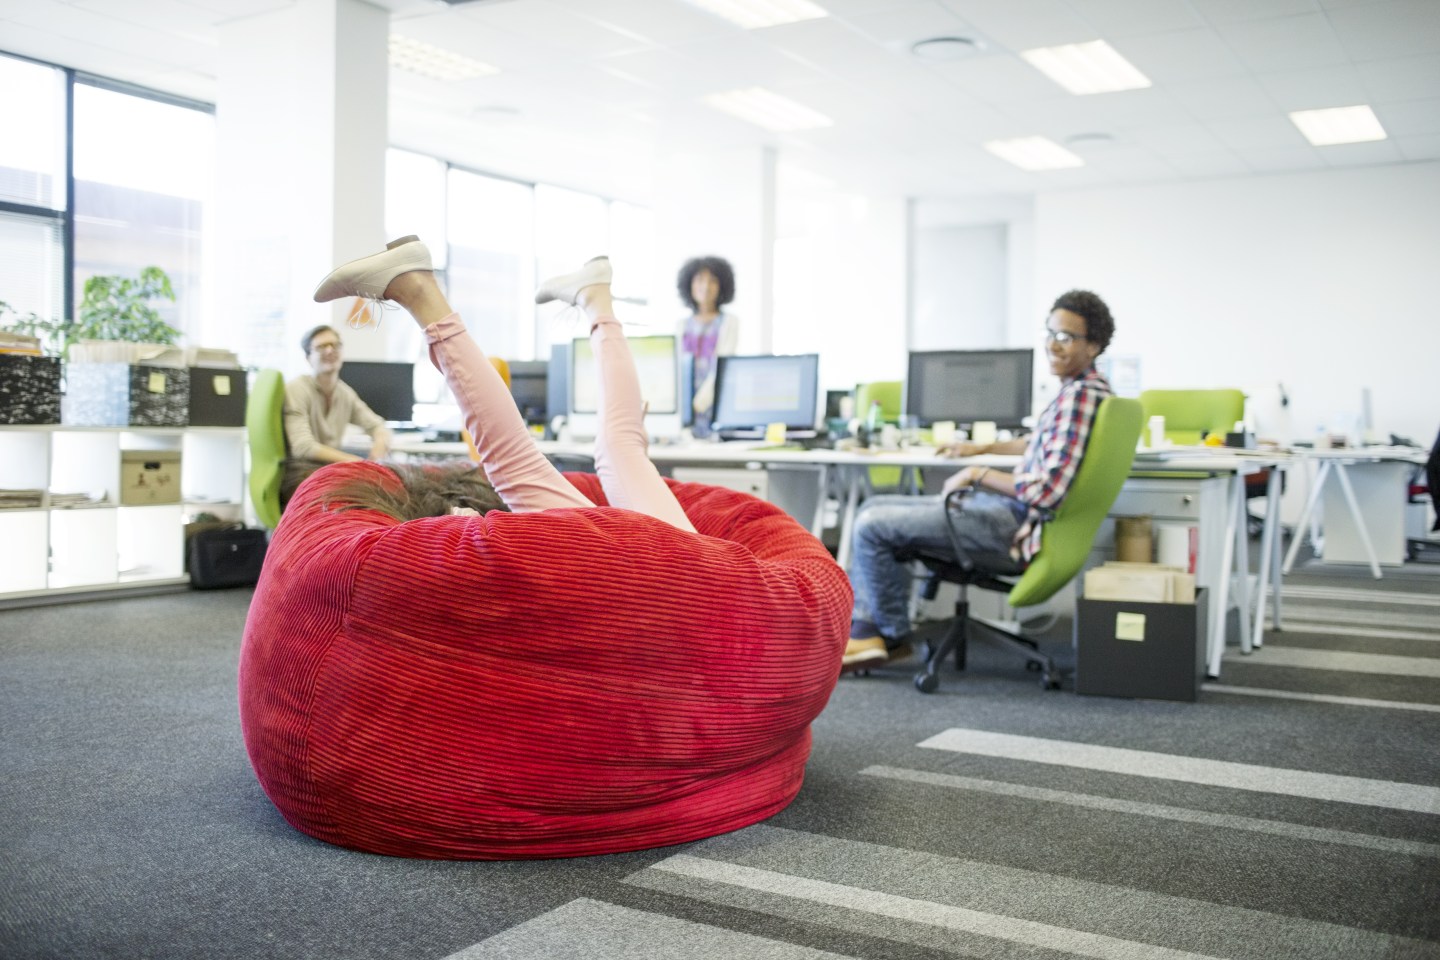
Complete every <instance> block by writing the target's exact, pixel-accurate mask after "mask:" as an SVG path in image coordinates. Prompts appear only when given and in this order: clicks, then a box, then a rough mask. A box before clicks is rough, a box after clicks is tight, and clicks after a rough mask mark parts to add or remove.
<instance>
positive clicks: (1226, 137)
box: [1207, 116, 1313, 151]
mask: <svg viewBox="0 0 1440 960" xmlns="http://www.w3.org/2000/svg"><path fill="white" fill-rule="evenodd" d="M1207 126H1208V127H1209V130H1210V132H1211V133H1213V134H1215V136H1216V137H1217V138H1219V140H1220V142H1221V143H1224V144H1225V145H1226V146H1227V147H1229V148H1230V149H1232V150H1236V151H1247V150H1284V149H1300V148H1308V149H1313V148H1309V145H1308V144H1307V142H1306V140H1305V137H1304V136H1303V135H1301V133H1300V130H1299V129H1298V128H1297V127H1296V126H1295V124H1293V123H1291V122H1290V118H1289V117H1274V116H1272V117H1242V118H1238V119H1233V120H1214V121H1211V122H1210V123H1209V124H1208V125H1207Z"/></svg>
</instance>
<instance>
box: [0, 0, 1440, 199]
mask: <svg viewBox="0 0 1440 960" xmlns="http://www.w3.org/2000/svg"><path fill="white" fill-rule="evenodd" d="M293 2H294V0H124V2H120V3H117V2H115V0H0V49H3V50H7V51H10V52H14V53H20V54H24V55H27V56H32V57H35V58H38V59H42V60H46V61H49V62H52V63H57V64H61V65H64V66H71V67H76V68H79V69H82V70H85V71H89V72H92V73H96V74H100V75H103V76H108V77H113V78H116V79H120V80H125V81H130V82H134V83H138V84H141V85H144V86H147V87H151V88H154V89H158V90H162V91H165V92H169V93H174V94H179V95H182V96H186V97H192V98H196V99H201V100H206V101H211V102H213V101H214V99H215V92H216V86H217V85H216V78H215V76H214V73H213V68H212V65H213V64H214V63H215V62H216V61H217V59H218V58H217V56H216V50H217V44H218V42H219V41H218V36H219V32H220V29H219V28H220V26H221V25H223V24H225V23H227V22H230V21H233V20H237V19H241V18H245V17H250V16H256V15H260V14H265V13H267V12H271V11H274V10H276V9H280V8H284V7H287V6H290V5H291V4H292V3H293ZM816 2H818V3H819V5H820V6H822V7H824V8H825V9H826V10H827V11H828V12H829V13H830V16H829V17H828V18H826V19H821V20H813V21H808V22H803V23H797V24H791V25H786V26H778V27H770V28H767V29H762V30H752V31H746V30H742V29H740V28H738V27H734V26H732V25H730V24H729V23H728V22H726V21H724V20H721V19H719V18H717V17H715V16H713V15H710V14H707V13H705V12H702V11H701V10H699V9H697V8H695V7H692V6H690V5H689V4H687V3H685V2H684V0H476V2H471V3H466V4H462V5H457V6H453V7H449V6H445V5H444V4H442V3H439V2H435V0H381V2H380V3H378V5H379V6H382V7H384V8H386V9H388V10H390V12H391V17H392V32H393V33H397V34H401V35H404V36H407V37H410V38H414V39H418V40H422V41H426V42H429V43H432V44H435V45H438V46H441V47H444V48H446V49H448V50H451V51H454V52H457V53H463V54H466V55H468V56H470V57H473V58H475V59H477V60H481V61H484V62H486V63H489V64H492V65H493V66H495V67H498V68H499V69H500V73H498V74H496V75H494V76H488V77H481V78H476V79H471V80H466V81H462V82H456V83H446V82H440V81H436V80H431V79H427V78H424V77H420V76H417V75H414V74H410V73H404V72H401V71H397V70H392V71H391V101H390V127H391V137H392V142H394V143H395V144H396V145H398V146H405V147H410V148H413V149H417V150H421V151H424V152H427V153H432V154H435V155H438V156H442V157H445V158H446V159H449V160H452V161H454V162H458V163H461V164H464V165H467V166H471V167H474V168H477V169H481V170H486V171H491V172H496V173H504V174H510V175H513V176H518V177H521V178H524V179H532V180H547V181H550V182H558V183H562V184H569V185H572V186H576V187H579V188H584V189H592V190H597V191H599V192H602V193H609V194H611V195H615V196H622V197H635V198H637V199H643V198H644V196H645V193H646V190H647V185H648V183H649V182H650V180H651V177H652V176H653V174H654V171H655V169H656V166H657V165H658V164H662V163H669V162H683V157H684V155H686V154H705V153H715V152H720V151H726V150H730V149H735V148H743V147H746V146H749V145H753V144H772V145H774V146H775V147H776V148H777V149H778V152H779V157H780V162H781V175H782V183H787V184H789V185H792V186H796V187H805V186H807V185H818V186H820V187H823V188H829V187H831V186H833V187H835V188H838V189H841V190H846V191H854V192H860V193H867V194H874V195H881V196H913V197H923V198H964V197H972V196H985V195H994V194H1027V193H1033V192H1036V191H1042V190H1050V189H1067V188H1072V187H1081V186H1092V185H1100V184H1133V183H1150V182H1165V181H1175V180H1185V179H1203V178H1212V177H1227V176H1237V175H1248V174H1265V173H1271V172H1278V171H1294V170H1311V169H1323V168H1327V167H1345V166H1356V165H1379V164H1392V163H1404V162H1410V161H1417V160H1430V159H1436V158H1440V0H1380V2H1367V0H816ZM957 35H958V36H965V37H969V38H972V39H974V40H977V41H979V42H980V44H981V46H982V49H981V50H980V51H979V52H978V53H975V54H973V55H971V56H969V57H967V58H964V59H960V60H956V61H953V62H941V63H937V62H927V61H923V60H921V59H919V58H917V57H916V56H914V55H913V54H912V53H911V52H910V47H911V45H912V44H913V43H914V42H916V41H918V40H922V39H926V38H931V37H937V36H957ZM1095 39H1104V40H1106V41H1107V42H1108V43H1109V44H1110V45H1111V46H1112V47H1114V48H1115V49H1116V50H1118V51H1119V52H1120V53H1121V54H1122V55H1123V56H1124V57H1126V58H1127V59H1128V60H1129V61H1130V62H1131V63H1133V64H1134V65H1135V66H1137V67H1138V68H1139V69H1140V70H1141V71H1142V72H1143V73H1145V74H1146V75H1147V76H1148V77H1149V78H1150V79H1151V80H1152V81H1153V86H1151V87H1149V88H1146V89H1141V90H1133V91H1127V92H1120V93H1105V94H1095V95H1089V96H1074V95H1071V94H1069V93H1066V92H1065V91H1064V90H1063V89H1061V88H1060V87H1059V86H1057V85H1056V84H1054V83H1053V82H1051V81H1050V80H1049V79H1047V78H1046V77H1045V76H1044V75H1043V74H1041V73H1039V72H1038V71H1037V70H1035V69H1034V68H1032V67H1031V66H1030V65H1029V64H1027V63H1026V62H1025V61H1024V60H1022V59H1021V58H1020V57H1019V56H1018V52H1019V51H1021V50H1027V49H1030V48H1033V47H1039V46H1050V45H1055V44H1061V43H1076V42H1084V41H1089V40H1095ZM756 85H763V86H765V87H768V88H770V89H772V90H774V91H775V92H777V93H780V94H783V95H785V96H787V97H789V98H791V99H793V100H796V101H799V102H800V103H803V104H805V105H806V106H809V107H811V108H813V109H815V110H818V111H820V112H822V113H824V114H826V115H828V116H829V117H830V118H832V119H833V120H834V125H833V126H830V127H826V128H823V129H819V130H814V131H809V132H804V133H791V134H782V135H777V134H772V133H769V132H767V131H764V130H762V129H760V128H758V127H754V126H751V125H750V124H747V123H745V122H743V121H740V120H737V119H733V118H731V117H730V116H728V115H726V114H723V113H720V112H718V111H716V110H714V109H712V108H711V107H709V106H707V105H705V104H704V103H702V102H701V101H700V98H701V97H702V96H703V95H705V94H708V93H714V92H718V91H724V90H731V89H735V88H741V87H750V86H756ZM1361 103H1365V104H1369V105H1370V106H1371V107H1372V108H1373V109H1374V111H1375V114H1376V115H1377V116H1378V117H1379V119H1380V121H1381V123H1382V124H1383V125H1384V127H1385V129H1386V131H1387V132H1388V134H1389V138H1388V139H1386V140H1384V141H1379V142H1373V143H1363V144H1351V145H1345V146H1332V147H1323V148H1316V147H1312V146H1310V145H1309V144H1308V143H1307V142H1306V141H1305V139H1304V138H1303V137H1302V136H1301V135H1300V133H1299V131H1298V130H1297V129H1296V127H1295V126H1294V125H1293V124H1292V123H1291V121H1290V120H1289V118H1288V117H1287V115H1286V114H1287V112H1288V111H1291V110H1300V109H1311V108H1322V107H1338V106H1351V105H1354V104H1361ZM1033 134H1040V135H1044V136H1047V137H1049V138H1051V139H1052V140H1055V141H1057V142H1059V143H1062V144H1067V145H1068V147H1069V149H1070V150H1071V151H1072V152H1074V153H1076V154H1078V155H1079V156H1081V157H1082V158H1083V159H1084V160H1085V165H1084V166H1083V167H1079V168H1075V169H1069V170H1059V171H1053V172H1047V173H1027V172H1025V171H1022V170H1019V169H1017V168H1015V167H1012V166H1010V165H1009V164H1008V163H1006V162H1005V161H1003V160H1000V159H999V158H997V157H994V156H992V155H991V154H990V153H988V152H987V151H986V150H984V149H983V148H982V146H981V144H982V143H983V142H984V141H987V140H992V139H1001V138H1010V137H1019V136H1028V135H1033Z"/></svg>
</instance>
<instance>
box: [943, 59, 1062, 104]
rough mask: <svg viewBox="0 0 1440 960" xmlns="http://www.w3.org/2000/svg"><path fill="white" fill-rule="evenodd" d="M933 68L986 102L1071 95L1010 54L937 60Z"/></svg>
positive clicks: (1006, 101) (1011, 101)
mask: <svg viewBox="0 0 1440 960" xmlns="http://www.w3.org/2000/svg"><path fill="white" fill-rule="evenodd" d="M930 69H931V71H932V72H933V73H934V74H935V75H936V76H938V77H940V78H942V79H943V80H945V81H946V82H947V83H951V84H954V85H955V86H957V87H959V88H960V89H961V90H964V91H965V92H966V93H968V94H970V95H971V96H973V97H975V98H976V99H977V100H983V101H985V102H987V103H995V104H1000V103H1013V102H1015V101H1017V100H1028V99H1037V98H1049V97H1054V96H1055V95H1057V94H1061V95H1063V96H1070V95H1069V94H1066V93H1065V92H1064V91H1063V90H1062V89H1061V88H1060V86H1059V85H1057V84H1056V83H1055V82H1054V81H1053V80H1050V79H1049V78H1048V77H1046V76H1045V75H1044V74H1043V73H1041V72H1040V71H1039V70H1036V69H1035V68H1034V67H1032V66H1030V64H1028V63H1026V62H1025V61H1024V60H1021V59H1020V58H1019V57H1014V56H1010V55H1008V54H1007V55H1001V54H997V55H993V56H988V57H976V58H975V59H973V60H957V61H956V62H954V63H937V64H934V65H932V66H931V68H930Z"/></svg>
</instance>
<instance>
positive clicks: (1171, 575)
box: [1084, 560, 1195, 603]
mask: <svg viewBox="0 0 1440 960" xmlns="http://www.w3.org/2000/svg"><path fill="white" fill-rule="evenodd" d="M1084 595H1085V597H1086V599H1089V600H1137V601H1146V602H1150V603H1193V602H1195V576H1194V575H1193V574H1190V573H1187V572H1186V571H1184V570H1182V569H1180V568H1179V567H1169V566H1161V565H1160V564H1157V563H1126V562H1124V561H1115V560H1112V561H1110V562H1109V563H1107V564H1105V565H1104V566H1102V567H1096V568H1095V569H1093V570H1090V571H1088V572H1086V574H1085V589H1084Z"/></svg>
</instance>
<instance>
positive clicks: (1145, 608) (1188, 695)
mask: <svg viewBox="0 0 1440 960" xmlns="http://www.w3.org/2000/svg"><path fill="white" fill-rule="evenodd" d="M1205 612H1206V604H1205V591H1204V589H1203V588H1202V589H1201V590H1199V591H1198V593H1197V596H1196V602H1195V603H1136V602H1132V601H1124V600H1091V599H1088V598H1086V599H1082V600H1080V601H1079V604H1078V607H1077V610H1076V615H1075V692H1076V693H1078V694H1086V695H1090V696H1101V697H1135V698H1141V699H1146V700H1183V701H1187V702H1194V700H1195V699H1196V697H1197V696H1199V693H1200V683H1201V680H1202V679H1203V678H1204V675H1205V637H1206V636H1208V634H1207V632H1206V630H1205V620H1206V615H1205Z"/></svg>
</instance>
